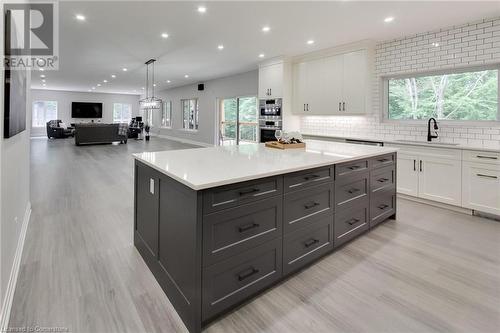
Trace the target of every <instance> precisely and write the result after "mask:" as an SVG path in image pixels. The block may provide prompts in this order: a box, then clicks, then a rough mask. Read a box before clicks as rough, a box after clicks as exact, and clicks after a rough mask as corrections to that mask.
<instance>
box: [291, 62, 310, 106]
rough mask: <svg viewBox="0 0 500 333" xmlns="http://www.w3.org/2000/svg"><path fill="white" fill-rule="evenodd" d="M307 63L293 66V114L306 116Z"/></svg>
mask: <svg viewBox="0 0 500 333" xmlns="http://www.w3.org/2000/svg"><path fill="white" fill-rule="evenodd" d="M306 81H307V63H306V62H301V63H298V64H294V65H293V108H292V110H293V113H295V114H306V87H307V82H306Z"/></svg>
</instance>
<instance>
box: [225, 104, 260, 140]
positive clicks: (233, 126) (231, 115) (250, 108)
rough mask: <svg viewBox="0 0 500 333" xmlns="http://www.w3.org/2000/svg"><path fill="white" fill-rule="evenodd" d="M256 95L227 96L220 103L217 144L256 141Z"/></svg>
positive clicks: (257, 120)
mask: <svg viewBox="0 0 500 333" xmlns="http://www.w3.org/2000/svg"><path fill="white" fill-rule="evenodd" d="M257 112H258V108H257V98H256V97H239V98H227V99H223V100H221V103H220V124H219V145H221V146H228V145H239V144H246V143H256V142H258V128H259V115H258V113H257Z"/></svg>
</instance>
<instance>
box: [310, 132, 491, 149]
mask: <svg viewBox="0 0 500 333" xmlns="http://www.w3.org/2000/svg"><path fill="white" fill-rule="evenodd" d="M302 135H304V136H306V137H311V138H332V139H344V140H360V141H362V140H366V141H376V142H383V143H384V144H393V145H406V146H423V147H429V148H448V149H462V150H479V151H489V152H495V153H498V152H500V141H498V144H497V145H492V146H483V145H473V144H464V143H459V144H447V143H446V142H439V141H433V142H432V143H428V142H427V141H423V140H422V141H412V140H385V139H382V138H377V137H374V136H371V137H359V136H358V137H356V136H344V135H331V134H313V133H302Z"/></svg>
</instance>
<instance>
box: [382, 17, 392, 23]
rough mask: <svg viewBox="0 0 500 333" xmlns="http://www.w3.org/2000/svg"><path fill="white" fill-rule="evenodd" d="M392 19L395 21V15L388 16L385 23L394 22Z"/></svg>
mask: <svg viewBox="0 0 500 333" xmlns="http://www.w3.org/2000/svg"><path fill="white" fill-rule="evenodd" d="M392 21H394V17H392V16H389V17H386V18H385V19H384V22H385V23H389V22H392Z"/></svg>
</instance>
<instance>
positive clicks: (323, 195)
mask: <svg viewBox="0 0 500 333" xmlns="http://www.w3.org/2000/svg"><path fill="white" fill-rule="evenodd" d="M284 197H285V199H284V204H283V222H284V223H283V224H284V231H285V233H288V232H292V231H294V230H297V229H299V228H302V227H303V226H305V225H308V224H310V223H312V222H315V221H317V220H318V219H320V218H322V217H325V216H331V215H332V213H333V197H334V193H333V183H326V184H321V185H316V186H314V187H310V188H306V189H303V190H300V191H296V192H290V193H286V194H285V196H284Z"/></svg>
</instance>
